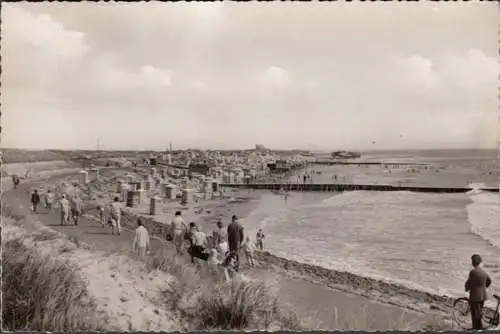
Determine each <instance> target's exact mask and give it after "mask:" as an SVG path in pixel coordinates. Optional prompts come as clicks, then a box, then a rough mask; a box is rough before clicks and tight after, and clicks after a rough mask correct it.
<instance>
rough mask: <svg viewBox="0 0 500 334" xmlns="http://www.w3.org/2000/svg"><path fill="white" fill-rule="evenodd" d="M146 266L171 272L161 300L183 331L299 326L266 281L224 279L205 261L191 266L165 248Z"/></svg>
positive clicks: (238, 278) (219, 272) (220, 273)
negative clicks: (283, 307)
mask: <svg viewBox="0 0 500 334" xmlns="http://www.w3.org/2000/svg"><path fill="white" fill-rule="evenodd" d="M147 267H148V269H149V270H161V271H164V272H167V273H169V274H170V275H172V280H171V281H170V282H167V283H166V286H165V288H164V290H163V291H162V296H163V300H164V303H165V304H166V306H167V307H168V308H169V309H171V310H173V311H174V313H176V314H177V315H178V316H179V317H180V319H181V323H183V326H184V327H185V329H186V330H196V329H203V330H210V329H220V330H232V329H233V330H235V329H240V330H241V329H262V330H264V329H271V328H273V329H292V330H293V329H300V323H299V321H298V319H297V317H296V316H295V315H294V314H292V313H286V312H284V311H283V310H282V308H281V305H280V302H279V298H278V297H277V295H276V294H275V293H273V291H272V289H271V287H270V285H269V284H267V283H266V282H263V281H254V280H250V279H246V278H244V277H241V276H239V277H235V278H234V279H232V280H231V281H230V282H226V281H225V280H224V276H223V273H222V271H219V270H217V269H215V270H214V269H212V268H209V267H208V266H207V265H206V264H205V263H203V264H201V265H199V266H193V265H192V264H191V263H190V262H189V261H188V260H187V259H186V258H185V257H181V256H174V255H173V252H172V250H170V251H169V250H168V249H163V250H160V251H158V253H156V254H155V255H154V256H152V257H151V258H150V259H149V261H148V262H147Z"/></svg>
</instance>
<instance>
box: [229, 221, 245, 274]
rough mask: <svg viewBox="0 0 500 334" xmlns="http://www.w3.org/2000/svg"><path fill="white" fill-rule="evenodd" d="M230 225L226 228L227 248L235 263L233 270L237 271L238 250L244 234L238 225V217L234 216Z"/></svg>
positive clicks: (241, 227)
mask: <svg viewBox="0 0 500 334" xmlns="http://www.w3.org/2000/svg"><path fill="white" fill-rule="evenodd" d="M231 220H232V221H231V224H229V225H228V227H227V241H228V246H229V253H231V254H233V257H234V259H235V261H236V264H235V270H236V271H238V270H239V267H240V255H239V252H240V248H241V244H242V243H243V240H244V238H245V234H244V232H243V226H241V225H240V223H239V221H238V217H236V216H234V215H233V217H232V219H231Z"/></svg>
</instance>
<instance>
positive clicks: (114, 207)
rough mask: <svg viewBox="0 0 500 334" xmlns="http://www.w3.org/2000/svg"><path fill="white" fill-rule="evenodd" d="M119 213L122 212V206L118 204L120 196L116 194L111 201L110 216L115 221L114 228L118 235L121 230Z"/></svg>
mask: <svg viewBox="0 0 500 334" xmlns="http://www.w3.org/2000/svg"><path fill="white" fill-rule="evenodd" d="M121 214H122V207H121V205H120V198H118V196H116V197H115V199H114V202H113V203H111V218H112V219H113V220H114V221H115V222H116V230H117V232H118V235H120V233H121V230H122V226H121V221H120V218H121Z"/></svg>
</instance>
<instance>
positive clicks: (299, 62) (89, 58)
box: [2, 3, 499, 148]
mask: <svg viewBox="0 0 500 334" xmlns="http://www.w3.org/2000/svg"><path fill="white" fill-rule="evenodd" d="M409 7H410V6H405V7H402V6H392V5H391V6H389V7H388V8H387V9H385V10H384V11H382V10H380V9H377V8H378V7H377V6H372V7H371V8H372V9H371V10H370V11H369V12H368V11H367V10H366V6H365V7H363V6H358V5H349V6H344V5H340V4H329V5H326V4H319V3H318V4H315V5H311V6H306V8H303V7H301V6H297V5H294V4H288V5H282V4H280V6H276V5H270V6H265V7H262V6H260V5H259V6H257V5H251V4H248V6H240V5H236V4H228V3H220V4H195V3H192V4H189V5H182V6H178V5H175V4H174V5H168V6H167V5H165V4H159V3H158V4H152V3H151V4H147V5H143V4H132V5H111V4H106V5H97V4H94V3H79V4H72V5H66V6H61V5H58V4H56V3H54V4H48V3H45V4H6V5H5V6H4V8H3V9H4V10H3V11H2V18H3V29H2V34H3V36H2V37H3V38H2V62H3V64H2V65H3V73H2V106H3V107H4V110H5V112H4V115H3V116H4V118H3V122H4V127H5V128H9V127H12V128H13V129H14V131H10V132H6V135H5V137H4V143H5V145H10V146H26V145H28V146H31V145H36V144H39V145H41V146H57V145H58V143H57V138H70V139H68V140H61V141H62V143H61V144H60V145H63V146H64V145H88V146H90V147H93V146H94V145H95V138H96V137H98V136H99V137H101V139H102V141H103V142H105V144H106V146H107V147H110V148H112V147H123V148H127V147H130V148H132V147H157V146H155V145H159V147H163V146H164V142H170V141H173V142H176V141H177V142H179V143H182V144H184V145H187V146H213V145H226V146H246V145H252V144H253V143H254V142H262V143H264V144H265V145H267V146H281V147H287V146H294V147H300V146H301V143H305V142H307V143H309V144H311V145H312V144H314V145H318V146H321V147H325V148H326V147H330V146H331V145H334V146H335V147H346V148H349V147H352V148H356V147H361V148H363V147H367V146H368V147H371V142H372V141H373V140H376V141H377V143H378V145H379V148H383V147H386V148H391V147H403V146H404V147H421V146H422V145H423V146H428V147H433V146H435V147H440V145H441V146H446V147H450V146H454V145H455V146H460V147H463V146H470V145H472V146H474V145H476V146H481V147H483V146H488V143H489V142H491V143H492V144H491V145H494V140H495V137H496V130H495V128H494V124H495V122H496V121H497V104H498V101H497V95H498V94H497V91H496V89H497V78H496V76H497V74H498V72H499V71H498V70H499V68H498V62H497V60H496V58H495V54H496V51H497V50H496V33H495V32H496V29H497V27H496V16H494V15H493V14H491V12H490V11H488V10H487V7H486V6H482V7H481V6H479V5H473V4H463V5H461V6H460V7H458V6H452V5H446V4H443V5H440V8H439V10H438V11H433V10H432V6H426V5H418V6H416V5H415V6H412V8H411V9H409ZM463 8H466V9H463ZM283 13H286V15H284V14H283ZM255 17H258V18H259V21H258V23H256V22H257V21H255ZM403 18H404V19H403ZM458 19H460V20H466V21H467V22H469V23H468V25H467V27H464V26H461V25H456V24H455V22H456V21H457V20H458ZM299 22H300V24H298V23H299ZM394 25H397V26H398V30H395V29H394ZM492 29H493V30H494V31H493V30H492ZM325 31H329V32H331V33H328V34H325ZM430 36H432V38H431V37H430ZM42 114H45V115H46V116H45V118H46V119H50V120H51V122H56V123H57V121H56V120H60V123H61V124H64V127H63V128H64V131H63V130H57V131H56V133H60V135H56V134H54V135H51V136H41V139H40V140H38V141H33V140H28V139H26V136H27V134H28V133H30V131H29V129H32V128H33V129H37V127H39V124H40V119H43V117H42V116H40V115H42ZM34 115H36V116H34ZM32 116H33V117H32ZM35 120H36V121H35ZM21 124H22V127H23V128H22V129H18V128H19V127H20V126H21ZM115 129H120V131H121V132H120V133H117V131H116V130H115ZM36 131H38V130H36ZM36 131H35V132H36ZM69 132H70V133H72V135H69ZM37 133H38V132H37ZM125 134H126V135H125ZM401 134H403V137H404V140H403V139H400V138H401V137H400V135H401ZM75 136H76V137H75ZM49 137H50V138H52V139H50V140H49V139H48V138H49ZM45 138H47V139H45ZM71 138H72V139H71ZM224 143H226V144H224ZM309 144H308V145H309ZM404 147H403V148H404Z"/></svg>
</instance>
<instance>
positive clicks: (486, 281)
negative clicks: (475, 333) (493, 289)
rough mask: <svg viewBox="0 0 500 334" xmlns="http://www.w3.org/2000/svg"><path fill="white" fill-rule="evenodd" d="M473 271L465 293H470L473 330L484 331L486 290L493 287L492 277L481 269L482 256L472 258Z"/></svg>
mask: <svg viewBox="0 0 500 334" xmlns="http://www.w3.org/2000/svg"><path fill="white" fill-rule="evenodd" d="M471 261H472V267H473V269H472V270H471V271H470V273H469V278H468V279H467V282H465V291H466V292H469V301H470V308H471V318H472V329H475V330H481V329H483V322H482V320H481V319H482V317H483V307H484V302H485V301H486V299H488V298H487V295H486V288H488V287H489V286H490V285H491V279H490V276H488V274H487V273H486V272H484V270H483V269H482V268H481V266H480V265H481V262H482V259H481V256H479V255H477V254H474V255H472V257H471Z"/></svg>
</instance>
